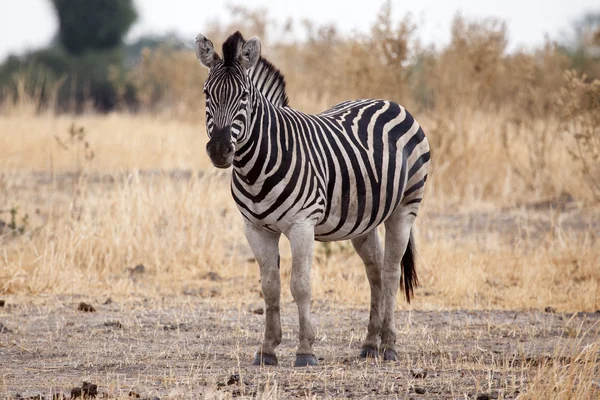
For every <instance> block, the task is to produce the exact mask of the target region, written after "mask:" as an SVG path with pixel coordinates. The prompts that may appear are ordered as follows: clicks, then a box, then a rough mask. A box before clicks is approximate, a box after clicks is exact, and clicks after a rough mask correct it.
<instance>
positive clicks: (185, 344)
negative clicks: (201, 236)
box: [0, 296, 600, 399]
mask: <svg viewBox="0 0 600 400" xmlns="http://www.w3.org/2000/svg"><path fill="white" fill-rule="evenodd" d="M80 300H82V299H81V298H78V297H58V296H51V297H43V298H38V299H36V301H35V304H34V303H31V302H26V301H23V302H21V301H19V300H18V299H17V298H15V299H14V300H13V301H14V302H13V301H8V302H7V304H6V305H5V306H4V307H3V308H1V309H0V321H2V323H3V324H4V325H5V327H6V328H7V329H9V331H8V332H4V333H1V334H0V371H2V374H1V378H0V379H1V380H0V396H2V397H9V398H10V397H11V396H12V397H13V398H16V397H17V395H18V394H22V395H23V396H25V397H26V396H31V395H36V394H44V395H46V396H48V395H49V394H50V392H51V390H52V389H53V388H60V389H61V390H63V391H65V392H70V390H71V388H72V387H73V386H76V385H81V382H82V381H88V382H91V383H95V384H97V385H98V391H99V393H100V396H105V397H109V398H113V397H117V398H119V397H123V398H127V397H130V396H129V394H130V392H135V393H136V394H139V395H140V396H141V397H142V398H144V397H147V398H153V397H154V396H157V397H159V398H198V397H203V398H213V397H215V398H223V397H229V396H256V395H265V396H266V397H277V398H284V397H302V398H304V397H312V396H316V397H332V398H351V397H355V398H371V397H385V398H394V397H397V398H415V399H429V398H480V399H484V398H515V397H517V396H519V394H520V393H522V392H523V391H525V390H527V388H528V385H529V382H530V380H531V379H532V376H533V374H535V372H536V371H537V368H538V367H540V366H543V365H547V364H548V363H559V364H560V363H565V364H566V363H568V362H569V361H570V360H571V358H572V357H573V356H574V355H575V354H577V353H579V352H580V351H581V350H582V349H584V348H585V347H586V346H588V345H590V344H592V343H594V342H596V343H597V342H598V341H599V340H600V334H599V330H600V312H596V313H578V314H572V315H571V314H559V313H552V312H543V311H466V310H457V311H399V312H398V314H397V325H398V330H399V335H398V337H399V340H398V349H399V354H400V361H399V362H397V363H385V364H382V363H378V362H364V361H358V360H357V359H356V356H357V354H358V350H359V347H360V340H361V338H362V337H364V333H365V326H366V321H367V318H368V314H367V312H366V311H365V310H364V309H352V308H343V307H340V306H337V305H334V304H330V303H326V302H322V303H315V304H314V322H315V324H316V328H317V337H318V341H317V343H316V346H315V349H316V352H317V356H318V357H319V360H320V365H319V366H318V367H314V368H303V369H295V368H293V367H291V364H292V362H293V359H294V346H295V343H296V342H295V336H296V329H297V328H296V313H295V306H294V304H292V303H288V304H285V306H284V310H283V327H284V340H283V342H282V344H281V346H280V349H279V354H278V355H279V359H280V365H279V366H277V367H265V368H258V367H252V366H250V361H251V359H252V355H253V352H254V351H255V348H256V345H257V344H258V343H259V341H260V338H261V334H262V327H263V315H258V314H257V311H256V310H255V309H254V307H255V306H256V305H251V304H243V303H238V304H234V305H233V307H232V306H231V305H229V306H228V305H227V304H225V303H224V302H223V301H218V302H215V301H212V300H210V299H199V298H197V297H194V296H177V297H169V298H163V299H162V300H148V299H143V298H140V299H136V300H131V299H129V300H127V301H124V302H119V301H109V302H106V303H107V304H102V303H103V302H102V301H101V299H98V300H96V301H95V302H92V305H93V306H94V307H95V308H96V311H95V312H83V311H80V310H78V304H79V302H80ZM550 311H551V310H550ZM418 368H421V369H423V370H424V374H425V375H426V376H425V377H422V375H423V373H421V372H420V371H419V370H418ZM415 376H417V377H415ZM597 384H598V385H600V378H599V379H598V382H597ZM592 390H593V388H592ZM595 394H600V386H597V387H596V391H595V392H590V395H592V396H593V395H595ZM132 395H133V393H132ZM478 396H479V397H478ZM485 396H488V397H485ZM590 398H593V397H590Z"/></svg>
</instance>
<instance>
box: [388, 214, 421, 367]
mask: <svg viewBox="0 0 600 400" xmlns="http://www.w3.org/2000/svg"><path fill="white" fill-rule="evenodd" d="M414 220H415V217H414V214H413V213H409V212H408V211H407V210H405V209H402V208H401V209H398V210H397V211H395V212H394V214H393V215H392V216H391V217H390V218H389V219H388V220H387V221H386V222H385V255H384V260H383V270H382V273H381V279H382V286H383V309H384V314H383V326H382V328H381V348H380V351H381V353H382V355H383V359H384V360H385V361H396V359H397V353H396V321H395V317H394V314H395V309H396V294H397V293H398V287H399V286H400V266H401V261H402V259H403V257H404V254H405V252H406V250H407V246H408V241H409V239H410V230H411V227H412V225H413V222H414ZM405 279H406V277H405Z"/></svg>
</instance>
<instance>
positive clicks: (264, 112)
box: [233, 92, 289, 185]
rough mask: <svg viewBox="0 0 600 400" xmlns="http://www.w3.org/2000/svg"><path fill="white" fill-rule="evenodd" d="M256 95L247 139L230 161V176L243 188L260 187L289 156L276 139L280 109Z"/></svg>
mask: <svg viewBox="0 0 600 400" xmlns="http://www.w3.org/2000/svg"><path fill="white" fill-rule="evenodd" d="M256 95H257V102H256V104H255V106H254V107H253V110H252V117H251V119H250V120H251V122H250V129H249V134H248V137H247V139H246V140H245V141H244V143H242V144H241V145H240V147H239V148H238V149H237V150H236V154H235V158H234V161H233V168H234V176H235V177H237V178H238V179H239V180H240V181H242V182H243V183H244V184H246V185H255V184H260V183H261V182H262V181H264V179H266V178H267V177H269V176H271V175H272V172H273V170H274V169H275V167H276V166H277V165H278V164H279V163H280V162H281V161H282V160H283V159H286V158H288V156H289V155H288V154H287V152H286V147H285V146H283V144H284V143H283V142H281V140H280V138H281V137H282V135H283V133H284V132H283V131H282V127H281V123H280V119H281V117H280V110H279V109H278V107H275V106H273V105H272V104H271V103H270V102H269V101H268V100H267V99H265V97H264V96H263V95H262V94H260V93H258V92H257V94H256Z"/></svg>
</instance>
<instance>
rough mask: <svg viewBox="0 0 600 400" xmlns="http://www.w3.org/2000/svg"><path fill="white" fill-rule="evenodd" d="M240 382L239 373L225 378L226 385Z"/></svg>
mask: <svg viewBox="0 0 600 400" xmlns="http://www.w3.org/2000/svg"><path fill="white" fill-rule="evenodd" d="M236 383H240V374H232V375H231V376H229V379H228V380H227V385H234V384H236Z"/></svg>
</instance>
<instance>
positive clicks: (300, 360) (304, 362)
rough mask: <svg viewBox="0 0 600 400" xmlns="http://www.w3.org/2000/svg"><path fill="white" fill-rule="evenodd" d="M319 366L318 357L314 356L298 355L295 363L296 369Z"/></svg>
mask: <svg viewBox="0 0 600 400" xmlns="http://www.w3.org/2000/svg"><path fill="white" fill-rule="evenodd" d="M315 365H319V364H318V363H317V357H315V356H314V355H312V354H296V361H294V367H311V366H315Z"/></svg>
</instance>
